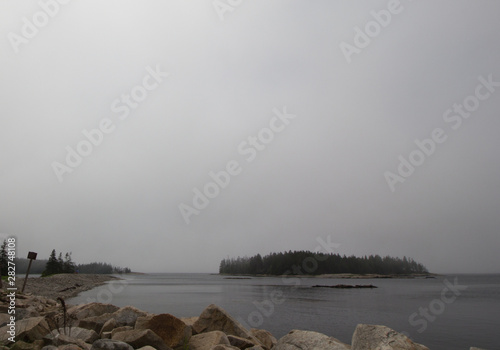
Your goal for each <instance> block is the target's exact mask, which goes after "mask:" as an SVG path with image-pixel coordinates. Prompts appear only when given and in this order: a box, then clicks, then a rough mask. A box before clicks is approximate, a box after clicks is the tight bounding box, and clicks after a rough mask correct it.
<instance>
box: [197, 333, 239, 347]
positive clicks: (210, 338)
mask: <svg viewBox="0 0 500 350" xmlns="http://www.w3.org/2000/svg"><path fill="white" fill-rule="evenodd" d="M215 345H230V344H229V339H227V336H226V335H225V334H224V333H223V332H221V331H211V332H207V333H202V334H197V335H194V336H192V337H191V339H190V340H189V350H210V349H211V348H212V347H213V346H215Z"/></svg>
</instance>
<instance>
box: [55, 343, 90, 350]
mask: <svg viewBox="0 0 500 350" xmlns="http://www.w3.org/2000/svg"><path fill="white" fill-rule="evenodd" d="M57 349H58V350H84V349H83V348H81V347H79V346H78V345H75V344H66V345H61V346H59V347H58V348H57Z"/></svg>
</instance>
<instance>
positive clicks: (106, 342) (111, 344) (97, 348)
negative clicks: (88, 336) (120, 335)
mask: <svg viewBox="0 0 500 350" xmlns="http://www.w3.org/2000/svg"><path fill="white" fill-rule="evenodd" d="M90 350H134V348H133V347H132V346H130V345H129V344H127V343H125V342H122V341H118V340H111V339H99V340H96V341H95V342H94V343H93V344H92V348H91V349H90Z"/></svg>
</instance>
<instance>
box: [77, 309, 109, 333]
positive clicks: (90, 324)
mask: <svg viewBox="0 0 500 350" xmlns="http://www.w3.org/2000/svg"><path fill="white" fill-rule="evenodd" d="M111 318H113V314H102V315H99V316H92V317H87V318H84V319H82V320H80V321H78V327H81V328H85V329H91V330H93V331H95V332H96V333H99V334H100V333H101V331H102V328H103V326H104V324H106V323H107V322H108V321H109V320H110V319H111ZM116 326H117V324H116V320H115V327H116Z"/></svg>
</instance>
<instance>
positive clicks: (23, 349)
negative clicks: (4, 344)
mask: <svg viewBox="0 0 500 350" xmlns="http://www.w3.org/2000/svg"><path fill="white" fill-rule="evenodd" d="M42 347H43V340H36V341H34V342H33V343H27V342H24V341H22V340H20V341H16V342H15V343H14V344H13V345H12V346H11V347H10V350H41V349H42Z"/></svg>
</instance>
